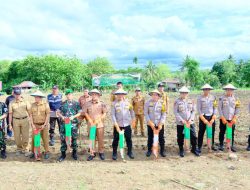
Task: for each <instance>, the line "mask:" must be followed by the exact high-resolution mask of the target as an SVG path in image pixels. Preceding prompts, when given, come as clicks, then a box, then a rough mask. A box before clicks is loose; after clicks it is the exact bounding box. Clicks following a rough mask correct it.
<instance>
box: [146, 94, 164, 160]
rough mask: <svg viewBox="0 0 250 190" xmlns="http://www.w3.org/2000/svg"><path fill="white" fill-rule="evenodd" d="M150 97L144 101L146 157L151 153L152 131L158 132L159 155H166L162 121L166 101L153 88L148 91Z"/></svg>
mask: <svg viewBox="0 0 250 190" xmlns="http://www.w3.org/2000/svg"><path fill="white" fill-rule="evenodd" d="M149 95H150V96H151V99H150V100H148V101H147V102H146V103H145V106H144V115H145V118H146V123H147V128H148V151H147V153H146V156H147V157H150V155H151V154H152V146H153V138H154V133H155V132H157V133H158V134H159V144H160V155H161V156H162V157H166V152H165V139H164V123H165V120H166V116H167V113H166V103H165V101H163V100H162V99H161V93H160V92H159V91H158V90H153V91H151V92H150V93H149Z"/></svg>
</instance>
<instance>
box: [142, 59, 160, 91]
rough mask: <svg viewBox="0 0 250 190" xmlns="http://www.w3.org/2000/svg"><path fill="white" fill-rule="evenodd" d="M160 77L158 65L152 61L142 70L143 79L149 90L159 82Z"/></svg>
mask: <svg viewBox="0 0 250 190" xmlns="http://www.w3.org/2000/svg"><path fill="white" fill-rule="evenodd" d="M158 79H159V74H158V73H157V67H156V65H155V64H153V62H152V61H149V62H148V63H147V65H146V66H145V67H144V70H143V72H142V80H143V82H144V84H145V85H146V88H147V89H148V90H149V88H153V87H154V86H155V84H156V82H158Z"/></svg>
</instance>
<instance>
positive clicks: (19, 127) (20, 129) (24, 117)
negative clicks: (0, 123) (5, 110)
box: [9, 88, 30, 156]
mask: <svg viewBox="0 0 250 190" xmlns="http://www.w3.org/2000/svg"><path fill="white" fill-rule="evenodd" d="M14 96H15V100H13V101H12V102H11V103H10V106H9V127H10V130H12V128H13V129H14V137H15V141H16V145H17V151H16V155H17V156H19V155H20V153H23V154H25V156H29V151H28V143H29V126H30V125H29V117H28V112H29V111H30V104H29V102H27V101H25V100H24V99H23V98H22V97H21V88H15V89H14ZM12 119H13V120H12ZM12 121H13V127H12Z"/></svg>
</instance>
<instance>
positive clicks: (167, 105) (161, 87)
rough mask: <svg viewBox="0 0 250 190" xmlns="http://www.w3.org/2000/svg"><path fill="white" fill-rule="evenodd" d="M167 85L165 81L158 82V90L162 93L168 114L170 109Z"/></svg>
mask: <svg viewBox="0 0 250 190" xmlns="http://www.w3.org/2000/svg"><path fill="white" fill-rule="evenodd" d="M164 87H165V85H164V84H163V83H160V84H158V91H159V92H160V93H161V99H162V100H163V102H164V103H165V105H166V113H167V114H168V111H169V98H168V96H167V93H166V92H164Z"/></svg>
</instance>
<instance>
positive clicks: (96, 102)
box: [83, 89, 107, 161]
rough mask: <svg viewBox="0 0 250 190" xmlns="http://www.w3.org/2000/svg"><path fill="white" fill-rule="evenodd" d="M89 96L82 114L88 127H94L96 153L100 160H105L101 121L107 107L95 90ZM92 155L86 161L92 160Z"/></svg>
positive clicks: (99, 93) (98, 92)
mask: <svg viewBox="0 0 250 190" xmlns="http://www.w3.org/2000/svg"><path fill="white" fill-rule="evenodd" d="M89 95H90V96H91V97H92V100H91V101H88V102H86V103H85V104H84V109H83V114H84V115H85V116H86V118H87V120H88V127H90V126H93V125H96V135H97V140H98V152H99V157H100V159H101V160H105V156H104V124H103V120H104V118H105V117H106V113H107V106H106V104H104V102H102V101H100V96H101V95H102V94H101V92H100V91H99V90H97V89H94V90H91V91H90V92H89ZM94 157H95V154H94V155H89V157H88V161H91V160H93V158H94Z"/></svg>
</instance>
